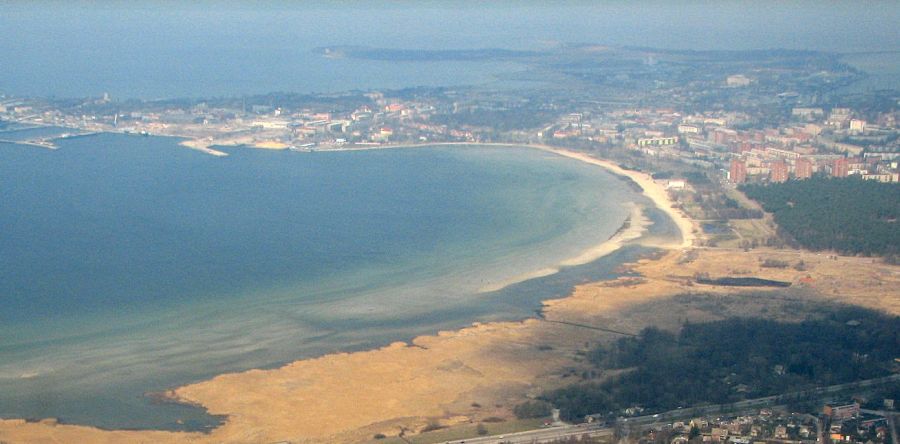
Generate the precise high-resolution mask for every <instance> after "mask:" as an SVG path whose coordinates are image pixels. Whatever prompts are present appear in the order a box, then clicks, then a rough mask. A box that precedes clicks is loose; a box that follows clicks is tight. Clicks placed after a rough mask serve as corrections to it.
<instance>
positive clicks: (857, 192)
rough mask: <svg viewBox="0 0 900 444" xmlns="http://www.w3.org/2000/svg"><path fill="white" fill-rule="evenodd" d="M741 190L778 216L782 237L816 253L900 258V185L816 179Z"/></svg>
mask: <svg viewBox="0 0 900 444" xmlns="http://www.w3.org/2000/svg"><path fill="white" fill-rule="evenodd" d="M741 190H742V191H744V193H746V194H747V196H748V197H750V198H751V199H755V200H757V201H759V202H760V203H761V204H762V206H763V208H764V209H765V210H766V211H768V212H770V213H772V214H774V216H775V222H776V223H777V224H778V226H779V228H780V229H781V231H782V233H783V234H784V235H786V237H788V238H789V239H790V240H792V241H796V243H798V244H799V245H802V246H804V247H806V248H810V249H813V250H836V251H838V252H840V253H844V254H863V255H873V254H874V255H896V254H898V253H900V222H898V221H897V218H898V216H900V185H897V184H891V183H878V182H875V181H867V180H861V179H859V178H849V179H834V178H823V177H814V178H812V179H809V180H799V181H796V180H792V181H788V182H785V183H781V184H769V185H756V184H754V185H745V186H742V187H741Z"/></svg>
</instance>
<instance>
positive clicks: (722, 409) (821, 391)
mask: <svg viewBox="0 0 900 444" xmlns="http://www.w3.org/2000/svg"><path fill="white" fill-rule="evenodd" d="M897 381H900V374H894V375H890V376H885V377H883V378H876V379H867V380H863V381H857V382H850V383H846V384H839V385H832V386H828V387H819V388H814V389H809V390H807V391H805V392H794V393H784V394H781V395H777V396H767V397H764V398H756V399H747V400H744V401H739V402H735V403H733V404H721V405H707V406H700V407H692V408H685V409H677V410H670V411H668V412H662V413H659V414H655V415H646V416H636V417H632V418H624V419H621V420H620V421H621V422H620V424H621V425H622V426H624V427H626V429H628V430H630V431H637V430H640V429H642V428H645V427H647V426H650V425H653V424H657V423H662V422H666V423H670V422H673V421H675V420H684V419H690V418H695V417H698V416H706V415H715V414H722V413H735V412H741V411H750V410H755V409H758V408H761V407H772V406H775V405H778V404H781V403H784V402H786V401H790V400H792V399H794V398H797V397H799V396H804V397H809V396H822V395H828V394H834V393H838V392H841V391H844V390H848V389H857V388H862V387H873V386H878V385H882V384H889V383H895V382H897ZM597 416H600V415H597ZM597 419H601V418H597ZM891 419H893V418H891ZM614 431H615V430H614V427H612V426H609V425H605V424H603V423H602V422H595V423H585V424H574V425H562V426H556V427H547V428H542V429H535V430H528V431H524V432H517V433H507V434H505V435H493V436H480V437H476V438H468V439H461V440H456V441H447V444H501V443H503V444H505V443H509V444H532V443H535V444H536V443H547V442H554V441H559V440H563V439H567V438H570V437H575V436H583V435H585V434H587V435H589V436H592V437H599V436H612V435H613V434H614ZM819 432H820V433H821V430H819Z"/></svg>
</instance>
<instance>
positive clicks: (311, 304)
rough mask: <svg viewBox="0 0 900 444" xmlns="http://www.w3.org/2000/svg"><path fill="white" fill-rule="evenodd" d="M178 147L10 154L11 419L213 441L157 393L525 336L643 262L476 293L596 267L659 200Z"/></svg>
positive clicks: (325, 159) (3, 386) (0, 255)
mask: <svg viewBox="0 0 900 444" xmlns="http://www.w3.org/2000/svg"><path fill="white" fill-rule="evenodd" d="M176 142H177V140H175V139H167V138H156V137H149V138H143V137H137V136H125V135H101V136H92V137H84V138H77V139H69V140H62V141H60V149H59V150H56V151H49V150H44V149H39V148H31V147H23V146H18V145H11V144H0V191H2V194H0V196H2V198H0V227H2V233H3V235H2V237H0V295H3V301H4V303H3V304H2V305H0V393H2V395H0V417H47V416H55V417H62V418H63V420H66V421H70V422H77V423H86V424H94V425H99V426H103V427H117V428H118V427H150V428H197V427H201V426H203V425H208V424H210V418H208V417H205V416H204V415H203V414H202V411H199V410H198V409H189V408H186V407H178V406H158V405H153V404H152V403H151V402H150V401H149V400H148V399H147V398H146V397H145V396H144V394H145V393H147V392H153V391H160V390H165V389H167V388H172V387H174V386H177V385H180V384H184V383H186V382H190V381H196V380H200V379H203V378H208V377H211V376H213V375H215V374H219V373H223V372H228V371H237V370H243V369H249V368H257V367H267V366H274V365H278V364H281V363H284V362H288V361H291V360H294V359H297V358H300V357H304V356H313V355H316V354H320V353H325V352H329V351H335V350H350V349H359V348H364V347H371V346H374V345H380V344H385V343H389V342H391V341H394V340H397V339H403V338H410V337H413V336H415V335H417V334H422V333H429V332H434V331H437V330H438V329H442V328H454V327H459V326H462V325H466V324H467V323H469V322H471V321H473V320H479V319H480V320H491V319H519V318H522V317H526V316H529V315H531V314H532V312H533V310H534V309H536V308H537V307H538V306H539V300H541V299H546V298H548V297H553V296H557V295H562V294H565V293H566V292H567V291H568V290H569V288H570V287H571V285H573V284H574V283H577V282H580V281H582V280H584V279H586V278H587V277H588V276H590V277H594V278H596V277H600V276H605V275H608V273H609V272H610V270H612V269H613V268H615V265H616V264H617V263H618V262H616V261H617V260H623V258H629V257H634V255H635V254H638V251H637V250H633V251H631V250H629V252H623V253H620V254H622V255H624V256H613V257H611V258H607V259H604V261H606V262H600V263H598V264H592V265H591V266H585V267H586V268H583V267H571V268H569V269H564V270H563V271H564V272H563V273H560V274H558V275H555V276H551V277H548V278H545V279H542V280H537V281H532V282H530V283H528V282H526V283H524V284H519V285H514V286H511V287H507V288H506V289H504V290H501V291H498V292H494V293H487V294H486V293H481V292H480V291H479V290H480V289H482V288H484V287H486V286H491V285H496V284H497V283H501V282H508V281H511V280H513V281H514V280H515V278H516V277H517V276H521V275H522V274H527V273H529V272H532V271H534V270H540V269H544V268H547V267H554V266H556V265H557V264H559V263H560V262H562V261H564V260H566V259H568V258H571V257H575V256H578V255H579V254H580V253H581V252H582V251H584V250H586V249H587V248H589V247H591V246H594V245H596V244H598V243H601V242H603V241H604V240H606V239H607V238H608V237H609V236H610V235H611V234H612V233H614V232H615V231H616V229H617V228H618V227H619V226H620V225H621V223H622V222H623V220H624V219H625V218H626V217H627V214H628V212H629V206H628V203H629V202H638V203H642V202H644V203H645V201H644V199H643V198H642V197H641V196H638V195H635V194H634V193H633V192H632V191H630V190H629V189H628V188H627V187H626V186H625V185H624V184H623V183H622V182H621V181H619V180H618V179H616V178H614V177H612V176H610V175H609V174H607V173H605V172H604V171H603V170H602V169H599V168H596V167H593V166H590V165H586V164H582V163H579V162H576V161H573V160H570V159H565V158H562V157H558V156H554V155H551V154H548V153H544V152H540V151H536V150H529V149H510V148H488V147H465V148H464V147H434V148H424V149H401V150H380V151H365V152H333V153H293V152H288V151H282V152H272V151H266V150H246V149H245V150H241V149H235V150H230V154H231V155H230V156H228V157H224V158H217V157H213V156H208V155H205V154H202V153H199V152H196V151H192V150H188V149H184V148H181V147H178V146H177V145H176ZM659 226H660V227H664V226H665V225H664V224H660V225H659ZM660 230H662V228H660ZM178 420H181V421H182V422H183V423H184V424H178V423H177V421H178Z"/></svg>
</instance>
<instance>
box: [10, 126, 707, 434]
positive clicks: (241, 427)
mask: <svg viewBox="0 0 900 444" xmlns="http://www.w3.org/2000/svg"><path fill="white" fill-rule="evenodd" d="M442 145H473V146H501V147H516V148H534V149H539V150H542V151H546V152H550V153H553V154H556V155H560V156H563V157H568V158H571V159H575V160H579V161H582V162H585V163H589V164H592V165H596V166H600V167H603V168H605V169H607V170H609V171H611V172H612V173H614V174H617V175H620V176H625V177H628V178H630V179H632V180H634V181H635V182H636V183H637V184H638V185H640V186H641V187H642V188H643V194H644V195H646V196H647V197H648V198H650V200H651V201H652V202H653V203H654V204H655V205H656V206H657V207H659V208H660V209H661V210H662V211H663V212H665V213H666V214H667V215H669V217H670V218H672V219H673V221H674V222H675V224H676V225H677V226H678V228H679V231H680V232H681V235H682V241H681V242H680V243H677V244H676V243H673V244H672V245H664V246H663V247H668V248H673V247H674V248H686V247H689V246H690V245H691V244H692V241H693V233H692V224H691V222H690V220H689V219H687V218H686V217H685V216H684V215H683V214H680V213H678V212H677V211H675V210H674V209H673V208H672V206H671V201H670V200H669V199H668V194H667V192H666V191H665V189H664V188H663V187H662V186H661V185H659V184H657V183H655V182H654V181H653V180H652V178H650V177H649V175H646V174H644V173H638V172H635V171H628V170H624V169H622V168H620V167H618V166H617V165H615V164H613V163H612V162H608V161H603V160H599V159H595V158H593V157H590V156H588V155H586V154H582V153H577V152H573V151H569V150H565V149H560V148H556V147H550V146H546V145H527V144H473V143H465V144H460V143H454V144H434V143H432V144H423V145H400V146H378V147H365V148H361V149H390V148H413V147H424V146H442ZM343 150H345V151H346V150H354V148H349V149H343ZM335 151H337V150H335ZM635 210H636V211H637V214H638V215H640V213H641V210H640V208H636V209H633V210H632V215H634V214H635V213H634V211H635ZM673 215H675V217H673ZM629 219H631V217H630V218H629ZM646 224H647V222H646V221H638V220H631V222H630V225H629V227H628V228H626V229H624V230H621V231H619V232H617V233H616V234H615V235H613V236H612V237H611V238H610V239H608V240H607V241H605V242H603V243H601V244H599V245H597V246H595V247H593V248H591V249H589V250H588V251H586V252H584V253H583V254H581V255H579V256H577V257H575V258H571V259H568V260H566V261H564V262H563V263H561V264H560V265H561V266H572V265H579V264H581V263H587V262H591V261H593V260H596V259H598V258H600V257H602V256H605V255H607V254H609V253H612V252H613V251H616V250H617V249H619V248H621V246H622V244H624V243H625V242H626V241H628V240H632V239H635V238H637V237H640V235H641V234H642V233H643V231H645V227H646ZM553 272H556V271H555V270H554V271H553ZM547 274H551V273H547ZM533 277H538V276H530V277H527V278H525V279H520V280H519V281H524V280H527V279H530V278H533ZM507 285H509V284H507ZM504 286H506V285H504ZM567 297H572V295H570V296H567ZM535 322H537V321H536V320H535V319H525V320H521V321H513V322H492V323H488V324H477V323H476V324H475V325H474V326H473V327H466V328H462V329H460V330H456V331H453V332H438V333H436V334H434V335H425V336H419V337H417V338H415V339H413V340H412V341H411V344H407V343H404V342H400V343H394V344H392V345H390V346H387V347H384V348H379V349H375V350H369V351H363V352H355V353H336V354H328V355H324V356H321V357H318V358H311V359H301V360H297V361H293V362H291V363H289V364H286V365H284V366H282V367H279V368H277V369H273V370H249V371H244V372H238V373H228V374H223V375H219V376H216V377H214V378H212V379H210V380H207V381H202V382H199V383H196V384H190V385H186V386H182V387H178V388H176V389H174V390H171V391H169V392H167V396H168V397H170V398H171V399H173V400H177V401H179V402H185V403H189V404H197V405H201V406H204V407H206V408H207V409H208V411H209V413H210V414H217V415H218V414H222V415H228V419H227V420H226V421H225V423H224V424H223V425H222V426H220V427H218V428H216V429H214V430H213V431H212V432H210V434H208V435H204V434H200V433H186V432H159V431H106V430H101V429H97V428H93V427H89V426H77V425H71V426H70V425H56V424H55V423H54V422H53V421H49V422H40V423H25V422H24V421H23V420H15V419H13V420H4V419H0V437H3V436H4V432H5V431H8V430H5V429H9V428H16V427H23V426H28V427H26V428H28V429H29V432H30V433H29V434H26V435H25V436H27V435H30V436H35V435H33V433H38V434H40V433H42V432H41V430H33V428H34V427H37V428H38V429H41V428H42V427H46V428H52V430H49V431H48V430H44V431H43V432H46V433H54V434H55V433H64V436H66V437H67V438H66V439H70V440H78V441H90V442H97V441H106V442H139V441H145V440H148V439H149V440H152V441H155V442H184V441H211V442H256V441H257V440H256V439H255V438H261V437H262V436H267V438H266V440H268V439H270V438H268V436H269V435H270V434H271V435H273V436H274V435H276V434H283V433H285V432H286V431H287V430H293V432H292V433H295V434H297V435H298V436H303V437H309V438H311V439H323V438H325V437H327V436H332V434H333V433H334V432H335V431H338V432H345V431H347V430H353V429H356V428H359V427H364V426H367V425H369V424H372V423H377V422H378V420H382V421H383V420H389V419H392V418H399V417H404V416H409V414H410V413H411V412H412V413H417V414H420V415H425V416H439V415H441V414H442V411H441V410H440V409H438V410H435V409H434V406H433V405H432V404H434V403H426V404H427V405H428V406H430V408H426V407H423V405H422V404H421V399H419V400H418V401H419V404H416V403H415V402H414V401H416V400H413V399H407V400H406V402H405V403H399V404H398V405H394V406H381V407H380V408H377V407H378V406H376V408H375V409H374V410H366V411H364V412H362V413H360V412H358V411H357V412H356V416H355V418H352V419H349V418H347V419H344V420H340V419H338V420H337V423H335V420H333V419H332V420H329V421H325V422H326V424H324V425H322V424H318V425H317V426H315V427H313V426H311V425H309V424H307V425H306V426H305V427H302V426H297V424H296V421H297V418H293V416H290V417H283V416H284V415H283V414H282V415H275V416H276V417H275V418H272V417H271V415H270V413H271V412H272V411H273V409H274V410H278V409H284V410H283V411H285V412H288V411H292V407H293V404H291V402H293V401H296V400H293V401H292V400H286V399H284V397H285V393H283V390H284V387H285V386H286V385H289V386H294V385H298V384H299V386H303V387H304V389H306V390H308V391H309V390H311V391H312V392H313V393H319V398H317V399H315V400H318V401H320V402H319V404H322V406H321V408H320V409H319V410H316V409H315V408H312V409H310V411H311V412H316V411H318V412H325V411H337V412H342V411H343V410H342V409H340V408H337V407H336V406H337V405H342V404H341V402H347V401H348V400H349V401H350V402H351V404H349V406H352V407H351V410H352V409H353V408H356V409H359V408H360V406H359V405H357V404H358V403H357V402H356V400H355V399H354V397H355V396H360V395H361V393H360V392H361V391H365V390H366V389H370V391H373V392H379V391H380V390H384V389H385V387H374V386H371V384H368V383H365V382H363V383H362V386H360V384H359V382H357V383H356V384H350V387H349V388H350V389H351V390H350V391H349V392H347V391H346V388H345V387H343V386H345V385H347V381H342V380H334V378H335V376H336V375H343V377H345V378H348V377H354V375H356V374H357V373H359V374H365V373H366V372H370V371H373V370H372V367H383V369H384V370H385V371H386V372H388V373H390V374H392V375H393V374H396V373H397V370H398V369H396V368H395V366H394V364H398V363H399V362H402V363H403V365H404V367H413V368H419V369H421V368H429V369H430V368H431V367H429V366H430V365H431V364H433V363H434V362H433V361H434V359H435V357H434V356H428V357H425V358H423V357H422V355H421V354H420V353H418V352H417V350H429V349H430V348H431V347H429V345H428V344H436V343H440V344H441V345H442V346H443V347H444V348H443V352H444V354H442V355H441V356H442V359H443V361H440V363H441V366H440V367H439V368H438V369H439V370H444V368H445V367H447V369H448V371H450V370H453V371H456V367H457V364H456V363H457V362H461V361H459V359H458V358H454V357H455V356H456V357H458V356H460V355H464V354H467V355H480V354H482V350H486V349H487V346H488V342H489V343H490V345H495V344H496V340H497V339H498V337H499V338H503V337H507V335H510V334H512V335H516V334H521V331H522V329H526V330H527V329H530V328H532V327H533V325H534V323H535ZM459 338H468V342H467V346H466V349H465V352H463V351H461V350H460V349H458V348H455V347H449V348H448V347H447V342H448V341H449V342H456V339H459ZM483 341H488V342H483ZM457 345H458V344H457ZM436 349H438V348H437V347H436ZM434 353H437V352H434ZM471 359H476V358H475V357H471ZM444 361H446V362H444ZM412 363H418V364H417V365H418V366H416V365H412ZM544 365H550V363H545V364H544ZM466 368H469V370H471V371H472V372H474V373H476V374H479V375H482V372H484V371H485V369H483V368H482V370H481V372H479V371H478V370H474V369H471V368H470V367H466ZM463 370H465V368H464V369H463ZM429 371H433V370H429ZM491 371H493V372H497V373H498V374H497V375H494V377H492V378H491V380H492V381H495V382H496V384H497V385H498V386H505V385H508V384H515V385H521V384H526V385H527V384H529V381H530V375H531V374H532V373H531V372H528V371H525V370H523V369H519V371H515V370H514V369H491ZM465 376H467V377H468V379H467V378H466V377H463V376H460V378H461V380H460V381H458V385H455V386H450V387H443V388H438V387H434V388H427V390H426V391H427V393H429V396H430V398H429V399H431V400H446V399H447V397H450V398H452V396H454V395H453V394H454V393H457V392H458V391H460V390H466V389H468V390H475V389H476V388H477V387H478V386H479V384H480V383H481V382H479V383H478V384H475V383H473V382H472V381H471V376H472V374H471V373H468V374H467V375H465ZM482 376H483V375H482ZM360 379H363V380H366V378H360ZM408 382H409V381H407V383H408ZM310 383H311V384H313V386H319V387H310V386H309V384H310ZM372 384H374V383H372ZM250 387H252V389H248V388H250ZM403 387H404V386H401V387H399V388H401V389H403ZM388 388H391V387H390V386H388ZM397 388H398V387H393V389H397ZM342 389H344V390H342ZM321 390H325V391H326V392H321ZM411 392H412V394H413V395H415V394H419V395H421V393H420V392H416V391H415V390H412V391H411ZM247 396H249V398H247ZM410 396H411V395H410ZM348 398H349V399H348ZM315 400H313V399H306V401H307V402H313V401H315ZM328 401H331V402H333V403H332V404H329V403H328ZM372 401H374V400H372ZM438 402H439V401H438ZM313 403H314V402H313ZM334 403H336V404H334ZM376 404H377V402H376ZM250 406H253V407H252V408H249V407H250ZM410 408H412V409H413V410H412V411H411V412H410V410H409V409H410ZM311 416H315V415H314V414H313V413H311ZM20 436H23V435H20ZM279 436H280V435H279ZM12 437H13V438H14V435H13V436H12ZM24 439H25V440H26V441H27V440H28V438H24ZM14 441H15V439H14Z"/></svg>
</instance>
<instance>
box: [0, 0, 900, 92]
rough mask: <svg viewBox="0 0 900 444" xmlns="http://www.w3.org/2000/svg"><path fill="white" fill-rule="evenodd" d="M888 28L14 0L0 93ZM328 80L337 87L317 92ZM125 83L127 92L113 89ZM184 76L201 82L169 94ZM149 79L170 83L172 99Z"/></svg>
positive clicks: (816, 7)
mask: <svg viewBox="0 0 900 444" xmlns="http://www.w3.org/2000/svg"><path fill="white" fill-rule="evenodd" d="M897 23H900V2H897V1H871V2H865V1H863V2H857V1H854V2H849V1H847V2H824V1H818V2H816V1H790V2H784V1H741V2H737V1H695V2H684V1H679V2H662V1H642V2H626V1H607V2H600V1H597V2H568V3H558V2H526V1H521V2H514V1H511V2H503V3H500V4H497V3H493V4H489V5H487V6H485V5H484V4H483V3H482V2H476V1H455V2H446V1H440V2H439V1H430V2H384V1H374V2H362V1H353V2H351V1H338V2H302V3H301V2H287V1H284V2H222V1H199V2H174V1H166V2H163V1H128V2H106V1H102V2H101V1H97V2H51V1H38V2H24V1H18V2H17V1H12V2H5V3H2V4H0V92H3V91H6V92H12V93H20V94H63V95H73V94H74V95H80V94H78V92H79V91H81V90H90V91H88V92H89V93H92V94H94V93H96V92H97V91H98V90H106V89H111V90H113V91H114V92H116V93H117V94H125V93H126V92H125V91H124V89H125V88H126V86H127V87H131V88H133V90H134V91H147V93H146V94H151V95H152V94H160V95H180V94H186V93H187V91H188V90H189V88H193V89H196V90H198V93H200V94H206V93H214V94H228V93H229V91H230V89H229V88H234V93H242V92H248V91H250V90H249V89H248V88H247V85H246V84H247V82H251V81H255V80H258V81H260V82H263V83H265V82H271V87H270V88H264V86H265V85H260V90H267V91H271V90H277V89H280V88H288V89H292V90H297V89H303V87H304V86H303V85H297V84H295V83H288V82H284V81H281V80H282V79H284V78H285V77H287V76H290V75H296V76H301V77H303V78H304V79H307V80H308V81H307V84H308V85H307V86H308V88H307V89H310V90H316V89H317V88H319V89H321V88H326V89H335V88H340V87H341V85H348V86H350V87H366V86H367V85H368V86H371V85H369V84H367V83H365V82H362V83H360V82H357V81H356V79H358V78H359V77H360V76H364V75H365V71H364V70H362V71H359V72H354V73H352V75H351V74H345V77H341V74H340V73H337V74H335V71H337V70H345V69H350V68H345V67H337V68H336V67H334V66H324V65H323V63H324V62H322V61H321V60H315V59H313V58H312V57H311V56H310V49H312V48H315V47H318V46H326V45H347V44H356V45H368V46H382V47H394V48H475V47H505V48H538V47H542V46H545V45H552V44H554V43H556V42H591V43H600V44H612V45H638V46H652V47H665V48H693V49H767V48H789V49H817V50H829V51H880V50H893V51H897V50H900V27H898V26H897ZM894 57H896V54H895V55H894ZM235 65H242V69H237V68H235ZM365 68H366V69H371V70H372V71H373V72H374V74H373V75H374V76H375V77H378V76H381V77H384V78H391V79H392V80H391V82H388V83H385V85H395V84H399V83H398V82H401V81H402V79H399V78H398V79H393V78H394V77H401V76H402V75H403V73H401V72H389V70H387V69H382V68H383V67H379V66H375V65H371V66H366V67H365ZM421 68H422V70H423V72H422V73H420V74H421V76H423V77H422V78H421V79H420V78H418V77H416V75H415V73H411V74H410V76H411V80H410V81H411V82H412V84H420V83H421V84H427V83H429V82H428V81H427V80H428V79H426V78H425V77H427V75H428V72H425V71H427V69H430V68H427V67H421ZM360 69H361V68H360ZM351 70H352V69H351ZM379 70H380V71H379ZM211 71H213V72H219V73H221V74H216V75H214V74H211V73H210V72H211ZM267 73H268V75H267ZM462 74H466V73H461V75H462ZM204 76H206V77H204ZM330 78H333V79H338V80H339V81H335V82H332V83H333V84H328V85H326V84H325V83H323V82H326V81H328V79H330ZM125 79H128V81H129V82H131V83H130V84H129V85H121V84H120V85H119V86H118V87H117V86H115V84H116V83H117V82H118V83H121V82H123V81H124V80H125ZM161 79H162V80H161ZM182 79H183V80H190V79H201V80H202V82H200V83H198V84H197V85H196V86H190V87H188V86H186V85H184V84H181V85H175V84H176V83H178V82H179V81H180V80H182ZM463 80H465V81H468V80H467V79H463ZM442 81H444V80H442V79H438V80H435V82H437V83H440V82H442ZM67 82H71V83H72V84H71V85H67V84H66V83H67ZM92 82H93V83H92ZM160 82H163V83H170V84H172V85H173V90H172V91H171V94H170V93H169V91H168V90H166V89H165V88H163V85H160V84H159V83H160ZM217 82H218V83H217ZM213 84H217V86H215V87H214V88H213V87H210V85H213ZM375 84H376V85H377V83H375ZM107 85H109V86H107ZM176 86H181V87H182V88H181V89H179V88H177V87H176ZM207 87H209V88H207ZM254 91H256V90H254ZM88 92H85V94H87V93H88ZM135 95H145V94H144V93H136V94H135Z"/></svg>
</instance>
